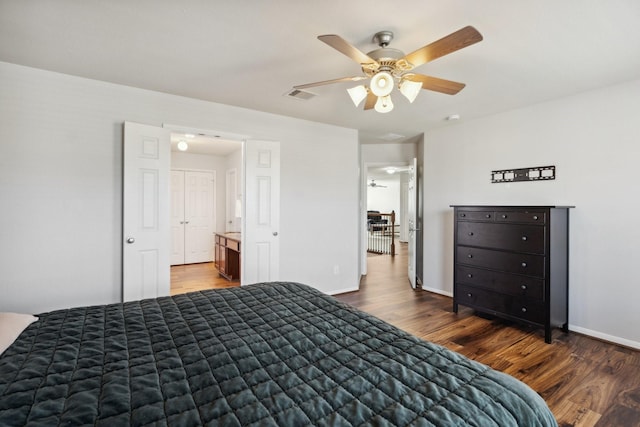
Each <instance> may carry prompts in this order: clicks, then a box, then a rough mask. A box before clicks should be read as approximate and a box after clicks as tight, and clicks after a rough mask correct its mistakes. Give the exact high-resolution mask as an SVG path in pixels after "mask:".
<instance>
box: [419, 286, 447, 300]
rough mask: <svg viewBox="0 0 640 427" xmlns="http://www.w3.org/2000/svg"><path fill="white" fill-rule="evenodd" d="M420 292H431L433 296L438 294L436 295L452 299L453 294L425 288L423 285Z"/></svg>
mask: <svg viewBox="0 0 640 427" xmlns="http://www.w3.org/2000/svg"><path fill="white" fill-rule="evenodd" d="M422 290H423V291H427V292H433V293H434V294H438V295H444V296H445V297H449V298H453V293H451V292H447V291H443V290H442V289H436V288H429V287H427V288H425V287H424V285H423V286H422Z"/></svg>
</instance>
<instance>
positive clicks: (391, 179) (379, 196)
mask: <svg viewBox="0 0 640 427" xmlns="http://www.w3.org/2000/svg"><path fill="white" fill-rule="evenodd" d="M409 168H410V165H408V164H402V163H394V164H388V163H385V164H375V165H372V164H369V165H367V168H366V171H367V179H366V197H365V199H366V211H367V212H366V238H365V239H364V240H365V242H364V245H365V249H366V252H367V253H366V277H365V278H364V283H362V284H366V283H386V285H385V286H396V285H399V286H405V285H407V283H408V276H407V270H408V256H407V255H408V237H409V225H408V217H407V213H408V209H409V206H408V185H409V174H408V172H409ZM381 277H387V278H389V279H390V278H393V279H392V280H386V281H385V280H379V279H380V278H381Z"/></svg>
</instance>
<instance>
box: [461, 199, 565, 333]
mask: <svg viewBox="0 0 640 427" xmlns="http://www.w3.org/2000/svg"><path fill="white" fill-rule="evenodd" d="M451 207H453V208H454V215H455V220H454V284H453V311H454V312H455V313H457V312H458V305H459V304H462V305H465V306H468V307H471V308H474V309H475V310H477V311H479V312H483V313H487V314H491V315H495V316H498V317H501V318H505V319H509V320H513V321H517V322H521V323H524V324H528V325H534V326H541V327H544V336H545V341H546V342H547V343H550V342H551V328H552V327H561V328H562V329H563V330H564V331H565V332H567V331H568V321H569V319H568V297H569V296H568V289H569V265H568V264H569V209H570V208H572V207H573V206H463V205H452V206H451Z"/></svg>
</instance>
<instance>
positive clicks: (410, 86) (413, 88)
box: [400, 80, 422, 103]
mask: <svg viewBox="0 0 640 427" xmlns="http://www.w3.org/2000/svg"><path fill="white" fill-rule="evenodd" d="M420 89H422V83H420V82H412V81H411V80H403V81H402V82H401V83H400V93H401V94H403V95H404V96H405V98H407V99H408V100H409V102H411V103H413V101H415V100H416V97H417V96H418V94H419V93H420Z"/></svg>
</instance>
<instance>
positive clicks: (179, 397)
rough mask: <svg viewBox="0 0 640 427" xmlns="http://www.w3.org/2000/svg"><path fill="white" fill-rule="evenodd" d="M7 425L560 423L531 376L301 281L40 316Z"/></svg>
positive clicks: (13, 354)
mask: <svg viewBox="0 0 640 427" xmlns="http://www.w3.org/2000/svg"><path fill="white" fill-rule="evenodd" d="M0 425H2V426H22V425H43V426H53V425H95V426H119V425H137V426H143V425H154V426H163V425H167V426H174V425H175V426H200V425H224V426H277V425H279V426H302V425H322V426H352V425H381V426H385V425H393V426H406V425H423V426H462V425H476V426H483V427H486V426H516V425H520V426H528V427H532V426H555V425H557V424H556V421H555V419H554V417H553V415H552V414H551V412H550V411H549V409H548V407H547V405H546V404H545V402H544V401H543V400H542V398H541V397H540V396H539V395H538V394H537V393H535V392H534V391H533V390H531V389H530V388H529V387H528V386H527V385H525V384H524V383H522V382H520V381H518V380H516V379H514V378H513V377H511V376H508V375H506V374H504V373H501V372H498V371H496V370H493V369H491V368H489V367H487V366H485V365H483V364H480V363H477V362H474V361H472V360H470V359H468V358H466V357H464V356H462V355H460V354H458V353H455V352H452V351H449V350H447V349H445V348H444V347H441V346H439V345H436V344H433V343H430V342H427V341H424V340H421V339H418V338H416V337H414V336H412V335H410V334H408V333H406V332H404V331H402V330H400V329H398V328H396V327H394V326H392V325H390V324H388V323H386V322H384V321H382V320H380V319H378V318H376V317H373V316H371V315H368V314H366V313H364V312H361V311H359V310H357V309H355V308H353V307H351V306H348V305H346V304H343V303H341V302H338V301H336V300H335V299H334V298H332V297H330V296H327V295H324V294H322V293H321V292H319V291H317V290H315V289H313V288H311V287H309V286H306V285H302V284H298V283H284V282H278V283H264V284H256V285H251V286H246V287H242V288H231V289H220V290H211V291H203V292H193V293H189V294H183V295H177V296H173V297H163V298H157V299H146V300H142V301H135V302H127V303H123V304H109V305H102V306H91V307H82V308H72V309H67V310H59V311H53V312H49V313H44V314H40V315H39V320H38V321H37V322H35V323H33V324H31V325H30V326H29V327H28V328H27V329H26V330H25V331H24V332H23V333H22V335H21V336H20V337H19V338H18V339H17V340H16V342H14V343H13V344H12V345H11V346H10V347H9V348H8V349H7V350H6V352H5V353H3V354H2V356H0Z"/></svg>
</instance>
